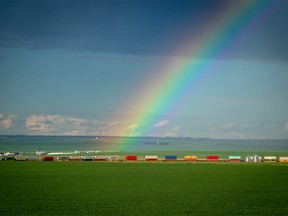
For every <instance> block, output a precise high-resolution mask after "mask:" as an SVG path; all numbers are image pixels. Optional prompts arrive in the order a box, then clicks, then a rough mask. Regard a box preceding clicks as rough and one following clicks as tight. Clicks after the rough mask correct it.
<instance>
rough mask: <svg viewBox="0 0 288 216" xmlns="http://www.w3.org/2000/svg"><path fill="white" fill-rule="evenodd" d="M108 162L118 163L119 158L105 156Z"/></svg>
mask: <svg viewBox="0 0 288 216" xmlns="http://www.w3.org/2000/svg"><path fill="white" fill-rule="evenodd" d="M107 160H108V161H118V160H119V157H118V156H107Z"/></svg>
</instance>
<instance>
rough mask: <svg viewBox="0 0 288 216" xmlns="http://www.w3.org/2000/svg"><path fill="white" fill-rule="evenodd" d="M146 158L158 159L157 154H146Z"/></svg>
mask: <svg viewBox="0 0 288 216" xmlns="http://www.w3.org/2000/svg"><path fill="white" fill-rule="evenodd" d="M145 160H158V156H157V155H146V156H145Z"/></svg>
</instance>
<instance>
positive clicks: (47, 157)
mask: <svg viewBox="0 0 288 216" xmlns="http://www.w3.org/2000/svg"><path fill="white" fill-rule="evenodd" d="M42 161H54V157H52V156H43V157H42Z"/></svg>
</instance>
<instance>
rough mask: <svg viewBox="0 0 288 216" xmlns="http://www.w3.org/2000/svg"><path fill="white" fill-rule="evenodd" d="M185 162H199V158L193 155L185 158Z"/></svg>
mask: <svg viewBox="0 0 288 216" xmlns="http://www.w3.org/2000/svg"><path fill="white" fill-rule="evenodd" d="M184 160H185V161H197V156H195V155H192V156H184Z"/></svg>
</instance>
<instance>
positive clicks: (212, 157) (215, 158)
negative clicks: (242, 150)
mask: <svg viewBox="0 0 288 216" xmlns="http://www.w3.org/2000/svg"><path fill="white" fill-rule="evenodd" d="M206 160H207V161H208V162H217V161H219V156H217V155H208V156H206Z"/></svg>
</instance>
